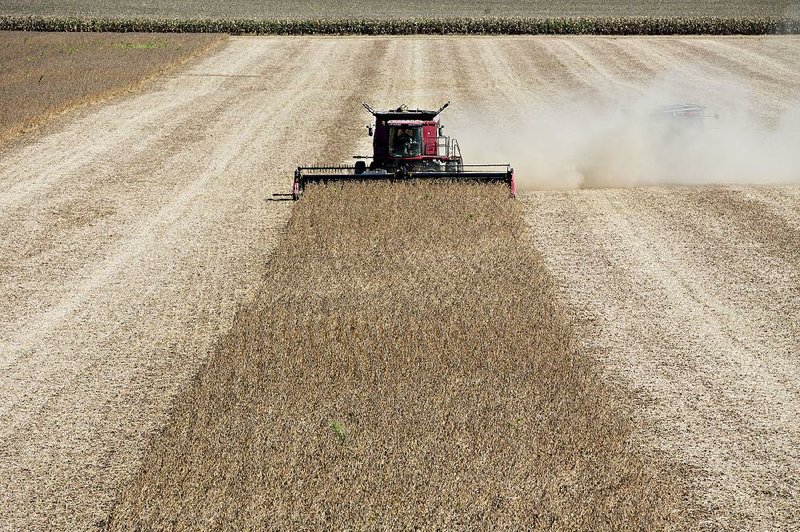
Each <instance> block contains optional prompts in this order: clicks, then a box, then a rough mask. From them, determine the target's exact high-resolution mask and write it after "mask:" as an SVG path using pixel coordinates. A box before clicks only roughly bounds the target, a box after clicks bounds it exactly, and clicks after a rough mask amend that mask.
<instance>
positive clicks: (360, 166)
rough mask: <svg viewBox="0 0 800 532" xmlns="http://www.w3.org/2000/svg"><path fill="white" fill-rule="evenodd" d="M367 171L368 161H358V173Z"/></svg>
mask: <svg viewBox="0 0 800 532" xmlns="http://www.w3.org/2000/svg"><path fill="white" fill-rule="evenodd" d="M366 171H367V163H365V162H364V161H356V175H361V174H363V173H364V172H366Z"/></svg>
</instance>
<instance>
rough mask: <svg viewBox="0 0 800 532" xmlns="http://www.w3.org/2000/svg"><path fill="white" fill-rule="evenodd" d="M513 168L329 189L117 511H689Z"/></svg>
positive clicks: (255, 515)
mask: <svg viewBox="0 0 800 532" xmlns="http://www.w3.org/2000/svg"><path fill="white" fill-rule="evenodd" d="M552 290H553V288H552V285H551V281H550V278H549V276H548V274H547V273H546V271H545V269H544V267H543V263H542V260H541V258H540V256H539V255H538V253H537V252H536V251H534V250H533V247H532V246H530V245H529V237H528V234H527V229H526V226H525V224H524V222H523V218H522V207H521V205H520V204H519V203H517V202H514V201H510V200H509V199H508V192H507V190H506V189H505V188H503V187H495V186H491V187H490V186H465V185H455V184H450V185H443V184H435V185H429V184H426V185H420V184H408V185H405V184H404V185H394V186H386V185H382V184H355V185H348V186H344V187H330V188H325V189H322V188H311V189H310V190H309V191H308V193H307V195H306V197H305V198H304V199H303V200H302V201H301V202H300V203H299V204H297V206H296V208H295V211H294V214H293V218H292V220H291V223H290V225H289V228H288V233H287V234H286V236H285V238H284V240H283V241H282V243H281V244H280V245H279V247H278V249H277V251H276V253H275V254H274V256H273V257H272V258H271V260H270V262H269V264H268V266H267V268H266V273H265V281H264V286H263V287H262V289H261V291H260V293H259V296H258V297H257V298H256V300H255V301H254V302H253V303H252V304H251V305H250V306H248V307H246V308H244V309H242V310H241V311H240V312H239V314H238V315H237V318H236V320H235V323H234V327H233V330H232V331H231V332H230V334H228V335H227V336H226V337H225V338H224V339H223V340H222V342H221V343H220V345H219V346H218V349H217V351H216V353H215V354H214V355H213V356H212V357H211V359H210V360H209V362H208V363H207V365H206V366H205V367H204V368H203V370H202V371H201V372H200V373H199V375H198V376H197V379H196V381H195V383H194V385H193V386H192V387H191V389H190V390H188V391H187V392H186V393H185V395H183V396H182V398H181V399H180V400H179V401H178V403H177V406H176V411H175V412H174V415H173V417H172V420H171V422H170V423H169V424H168V426H167V427H166V429H165V431H164V433H163V434H162V435H161V436H160V437H159V438H158V439H157V440H156V441H155V442H154V444H153V446H152V447H151V449H150V451H149V453H148V454H147V456H146V457H145V460H144V463H143V467H142V469H141V472H140V474H139V475H138V476H137V477H136V479H135V480H134V482H133V483H132V484H131V485H130V486H129V487H128V488H127V489H126V490H125V491H124V493H123V495H122V497H121V500H120V502H119V503H118V504H117V506H116V508H115V510H114V512H113V513H112V516H111V521H110V528H111V529H125V528H130V527H133V528H136V527H141V528H143V529H160V528H173V527H183V526H194V527H200V528H207V527H213V526H222V525H224V526H226V527H232V528H239V529H244V528H248V527H251V526H258V525H262V526H263V525H267V524H268V525H269V526H282V525H288V524H293V525H300V524H303V525H308V526H322V525H327V526H331V525H332V526H335V527H342V526H350V527H352V526H355V527H372V526H376V525H388V526H398V525H401V524H402V525H408V524H415V525H438V526H445V527H458V526H465V525H489V524H491V525H503V524H505V525H511V524H516V525H521V524H525V525H528V526H533V527H550V526H555V527H556V528H573V529H574V528H583V529H586V528H590V527H591V528H595V529H597V528H611V527H613V528H653V527H655V528H663V527H667V526H676V525H677V526H681V525H685V524H686V523H685V522H684V521H683V520H684V519H685V518H686V513H685V512H684V511H683V510H684V507H683V504H684V502H683V501H682V498H683V497H684V494H682V493H680V492H679V490H678V489H677V488H676V485H677V483H676V482H675V479H674V478H673V477H672V476H671V474H669V473H665V472H663V471H658V470H655V469H653V468H651V467H650V466H649V465H648V464H647V463H644V462H642V461H641V460H640V459H639V457H638V456H637V455H636V454H635V453H634V452H632V451H631V449H630V448H629V446H628V443H627V438H628V435H629V431H630V428H629V426H628V423H627V421H626V419H625V417H623V416H621V415H620V413H619V412H618V411H617V410H616V407H617V405H616V403H615V401H614V399H613V397H612V396H611V395H610V392H609V391H608V390H606V389H605V388H604V387H603V386H602V385H601V383H600V381H599V377H598V374H597V373H596V371H595V369H594V367H593V366H592V364H591V363H590V362H589V361H588V360H586V359H583V358H580V357H578V356H576V355H575V354H574V347H573V345H574V341H573V338H572V332H571V330H570V327H569V325H568V323H567V319H566V317H565V315H564V314H563V313H562V310H561V308H559V307H558V306H557V304H556V303H555V302H554V301H555V299H554V297H553V292H552Z"/></svg>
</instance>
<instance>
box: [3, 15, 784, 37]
mask: <svg viewBox="0 0 800 532" xmlns="http://www.w3.org/2000/svg"><path fill="white" fill-rule="evenodd" d="M0 30H16V31H73V32H101V31H103V32H158V33H227V34H230V35H417V34H431V35H444V34H460V35H472V34H474V35H537V34H553V35H559V34H560V35H579V34H586V35H588V34H593V35H766V34H796V33H800V19H797V18H775V17H749V18H725V17H684V18H650V17H619V18H614V17H601V18H517V17H485V18H435V19H394V20H392V19H389V20H381V19H319V20H278V19H272V20H264V19H227V20H217V19H145V18H142V19H126V18H58V17H15V16H0Z"/></svg>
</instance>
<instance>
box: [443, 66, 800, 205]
mask: <svg viewBox="0 0 800 532" xmlns="http://www.w3.org/2000/svg"><path fill="white" fill-rule="evenodd" d="M707 79H708V78H707ZM685 103H691V104H695V105H697V106H699V107H697V108H696V111H695V113H694V115H692V114H691V113H681V112H674V111H673V112H667V111H665V110H664V108H665V107H667V106H673V105H678V104H685ZM758 103H759V102H755V103H754V102H753V101H752V97H751V95H750V93H749V91H748V89H747V87H746V86H744V85H742V84H738V83H736V82H734V81H732V80H724V79H722V80H720V79H717V80H716V81H715V82H713V83H712V82H709V85H708V86H705V87H699V86H695V87H694V89H692V90H688V89H687V87H686V86H685V79H682V80H681V83H677V82H674V81H672V80H669V79H665V80H663V81H661V82H659V83H657V84H655V85H654V86H653V87H651V88H650V89H648V90H646V91H644V93H643V94H640V95H639V96H636V97H633V98H631V97H629V96H628V97H622V95H620V97H618V98H608V99H606V100H604V101H602V102H600V101H597V99H596V98H595V99H587V97H586V95H581V94H573V95H569V96H562V97H560V98H559V99H558V100H557V101H552V100H551V101H549V102H543V103H538V104H534V105H530V106H527V107H526V108H524V109H519V108H518V107H514V108H513V109H511V108H509V109H507V110H501V111H500V112H499V113H498V112H497V111H494V112H493V113H492V114H491V116H494V117H496V118H495V119H494V120H493V121H491V122H487V120H486V119H485V116H486V114H484V115H483V117H482V118H481V119H480V121H479V120H477V119H476V118H475V117H467V118H466V119H463V117H462V121H461V122H462V123H460V124H458V125H457V126H454V129H453V131H458V136H459V137H460V138H459V140H460V142H461V146H462V149H463V152H464V154H465V156H466V158H465V163H473V162H474V163H477V162H510V163H512V164H513V166H514V168H515V170H516V176H517V183H518V186H519V188H520V189H521V190H547V189H576V188H605V187H632V186H647V185H664V184H666V185H669V184H676V185H701V184H800V149H798V148H797V147H798V146H800V104H795V105H793V106H789V107H786V108H784V110H783V111H782V112H777V113H775V112H773V113H772V115H771V116H764V115H759V113H758V112H755V111H754V107H755V106H757V104H758Z"/></svg>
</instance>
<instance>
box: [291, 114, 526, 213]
mask: <svg viewBox="0 0 800 532" xmlns="http://www.w3.org/2000/svg"><path fill="white" fill-rule="evenodd" d="M363 105H364V108H365V109H366V110H367V111H369V112H370V113H371V114H372V116H374V117H375V125H374V126H368V131H369V135H370V136H372V137H373V142H372V149H373V153H372V157H354V158H355V159H358V160H357V161H356V163H355V164H354V165H352V166H350V165H338V166H301V167H299V168H298V169H297V171H295V174H294V186H293V188H292V198H294V199H295V200H297V199H300V196H302V195H303V191H304V190H305V188H306V185H307V184H309V183H325V184H327V183H329V182H335V181H353V180H355V181H367V180H370V181H390V182H394V181H404V180H412V179H413V180H423V179H439V180H452V181H485V182H503V183H506V184H507V185H508V186H509V188H510V190H511V195H512V196H513V195H514V194H515V192H516V188H515V183H514V170H513V169H512V168H511V165H509V164H464V162H463V160H462V158H461V149H460V148H459V146H458V141H457V140H455V139H451V138H450V137H445V136H443V135H442V129H443V127H444V126H442V125H441V123H440V122H439V114H440V113H441V112H442V111H444V110H445V108H447V106H448V105H450V102H447V103H446V104H444V105H443V106H442V107H440V108H439V109H438V110H437V111H425V110H422V109H408V108H406V106H401V107H399V108H397V109H394V110H390V111H376V110H374V109H373V108H372V107H370V106H369V105H368V104H366V103H364V104H363ZM367 160H371V162H370V163H369V165H367Z"/></svg>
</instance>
